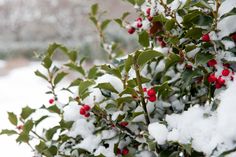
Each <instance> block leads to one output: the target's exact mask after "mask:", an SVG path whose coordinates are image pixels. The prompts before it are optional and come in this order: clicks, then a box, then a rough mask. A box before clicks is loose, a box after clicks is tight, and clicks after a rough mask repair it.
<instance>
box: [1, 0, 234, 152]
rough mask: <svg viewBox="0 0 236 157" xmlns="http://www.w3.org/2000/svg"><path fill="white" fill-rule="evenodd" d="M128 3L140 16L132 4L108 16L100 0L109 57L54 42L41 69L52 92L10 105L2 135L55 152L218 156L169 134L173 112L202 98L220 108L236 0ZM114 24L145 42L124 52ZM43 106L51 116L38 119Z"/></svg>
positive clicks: (98, 20) (100, 26)
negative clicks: (91, 59)
mask: <svg viewBox="0 0 236 157" xmlns="http://www.w3.org/2000/svg"><path fill="white" fill-rule="evenodd" d="M127 2H128V3H130V4H132V5H134V8H135V10H136V11H137V14H138V15H139V16H138V17H137V19H136V20H132V21H128V20H127V16H128V15H129V13H128V12H125V13H124V14H123V15H122V17H121V18H117V19H113V20H112V19H104V18H102V17H103V16H102V15H103V14H104V12H103V11H100V10H99V7H98V5H97V4H94V5H93V6H92V7H91V12H90V19H91V21H92V22H93V23H94V24H95V26H96V28H97V30H98V34H99V37H100V39H101V40H100V44H101V46H102V47H103V48H104V50H105V52H107V53H108V56H109V57H108V58H109V60H108V61H107V64H102V63H101V64H97V65H91V64H88V63H87V62H86V59H85V58H82V57H81V56H80V55H79V53H78V52H77V51H75V50H71V49H68V48H67V47H65V46H63V45H61V44H57V43H54V44H51V45H49V47H48V49H47V51H46V52H45V53H44V55H42V56H41V58H42V66H43V68H44V70H42V71H39V70H37V71H36V72H35V74H36V75H37V76H39V77H41V78H42V79H43V80H45V81H46V82H48V84H49V86H50V90H49V91H47V92H46V94H49V95H51V96H52V98H51V99H50V100H49V103H48V104H45V105H43V106H42V107H41V108H39V109H32V108H30V107H29V106H27V107H24V108H23V109H22V112H21V114H20V115H16V114H15V113H12V112H9V113H8V116H9V121H10V122H11V123H12V124H13V126H15V129H5V130H2V132H1V134H7V135H16V136H17V139H16V141H17V142H18V143H25V144H28V145H29V146H30V147H31V148H32V149H33V151H34V152H35V155H36V156H46V157H53V156H57V157H61V156H64V157H70V156H91V157H95V156H96V157H103V156H107V157H113V156H127V157H131V156H140V157H141V156H145V157H146V156H147V157H154V156H158V155H159V156H160V157H169V156H170V157H177V156H184V157H200V156H211V155H213V154H214V151H213V152H212V154H210V155H209V154H207V153H206V152H204V151H201V150H196V149H194V147H193V146H192V142H194V140H191V141H189V142H188V143H185V142H180V141H173V140H167V139H162V138H161V137H162V135H163V134H164V133H165V132H166V131H165V130H167V129H170V128H168V124H167V122H166V116H167V115H172V114H179V115H181V114H182V113H183V112H185V111H187V110H188V109H189V108H192V107H194V106H195V105H198V106H205V105H208V106H210V109H211V111H212V112H214V111H215V110H217V108H218V106H219V104H220V100H219V99H218V97H217V94H218V93H220V92H221V91H224V90H225V89H227V86H228V84H229V83H230V82H232V81H233V80H234V62H235V60H234V57H235V53H236V49H235V42H236V34H235V33H234V31H236V29H235V28H234V27H233V26H230V27H232V29H229V30H227V31H225V30H224V29H226V28H225V27H226V26H227V22H226V21H227V20H232V19H230V18H232V17H234V16H235V14H236V11H235V6H234V7H232V9H226V11H225V10H224V9H221V5H223V3H225V4H229V5H230V4H231V1H221V0H185V1H181V0H146V1H145V0H127ZM112 22H113V24H114V23H116V24H118V25H120V26H121V28H123V29H125V30H127V34H130V35H131V34H132V35H134V34H137V37H138V42H139V43H140V47H139V48H137V50H136V51H134V52H130V53H125V54H126V55H123V56H122V55H121V54H123V52H122V48H121V47H120V46H119V43H115V42H112V41H110V40H109V38H108V37H107V36H106V32H105V31H106V29H107V26H109V25H110V24H111V23H112ZM113 31H116V30H113ZM58 52H61V53H63V55H64V56H65V58H66V59H65V60H66V61H65V62H64V63H62V62H60V63H58V62H56V63H55V62H54V61H53V60H54V59H53V56H54V54H55V53H58ZM63 80H64V82H67V83H68V81H69V85H65V84H66V83H63ZM60 85H62V86H63V88H61V86H60ZM59 88H60V89H59ZM61 90H63V91H66V92H67V93H68V94H67V95H68V97H67V98H68V99H67V100H68V102H67V103H61V102H60V97H59V96H58V94H57V92H58V91H59V92H60V91H61ZM37 112H42V113H43V115H41V116H39V117H37V118H35V117H34V114H36V113H37ZM51 117H54V118H55V117H56V118H57V120H58V121H57V122H55V125H54V126H50V127H49V128H47V129H45V128H44V129H41V130H40V129H38V126H40V124H41V123H42V122H43V121H46V120H47V119H50V118H51ZM156 122H158V126H157V127H154V129H153V127H152V124H154V123H156ZM193 123H194V122H193ZM40 128H43V126H40ZM39 130H40V131H39ZM155 134H157V135H158V134H159V135H160V137H159V136H158V137H155ZM163 136H165V135H163ZM233 151H234V149H233V150H224V151H222V152H218V155H221V156H225V155H227V154H229V153H231V152H233Z"/></svg>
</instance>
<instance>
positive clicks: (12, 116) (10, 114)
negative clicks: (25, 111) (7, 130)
mask: <svg viewBox="0 0 236 157" xmlns="http://www.w3.org/2000/svg"><path fill="white" fill-rule="evenodd" d="M8 119H9V121H10V122H11V124H13V125H15V126H16V125H17V123H18V120H17V117H16V115H15V114H14V113H13V112H8Z"/></svg>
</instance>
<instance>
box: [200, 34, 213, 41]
mask: <svg viewBox="0 0 236 157" xmlns="http://www.w3.org/2000/svg"><path fill="white" fill-rule="evenodd" d="M210 40H211V39H210V36H209V34H203V35H202V41H204V42H209V41H210Z"/></svg>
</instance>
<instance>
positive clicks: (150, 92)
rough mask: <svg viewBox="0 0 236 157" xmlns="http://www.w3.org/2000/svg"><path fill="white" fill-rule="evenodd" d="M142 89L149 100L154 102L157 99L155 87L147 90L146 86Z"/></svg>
mask: <svg viewBox="0 0 236 157" xmlns="http://www.w3.org/2000/svg"><path fill="white" fill-rule="evenodd" d="M143 91H144V92H147V96H148V97H147V99H148V100H149V101H150V102H155V101H156V100H157V96H156V94H157V93H156V91H155V89H153V88H151V89H149V90H147V88H143Z"/></svg>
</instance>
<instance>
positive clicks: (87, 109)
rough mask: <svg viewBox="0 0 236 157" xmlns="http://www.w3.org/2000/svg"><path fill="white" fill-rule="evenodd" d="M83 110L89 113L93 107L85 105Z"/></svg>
mask: <svg viewBox="0 0 236 157" xmlns="http://www.w3.org/2000/svg"><path fill="white" fill-rule="evenodd" d="M83 108H84V110H85V111H89V110H90V109H91V107H90V106H89V105H84V106H83Z"/></svg>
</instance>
